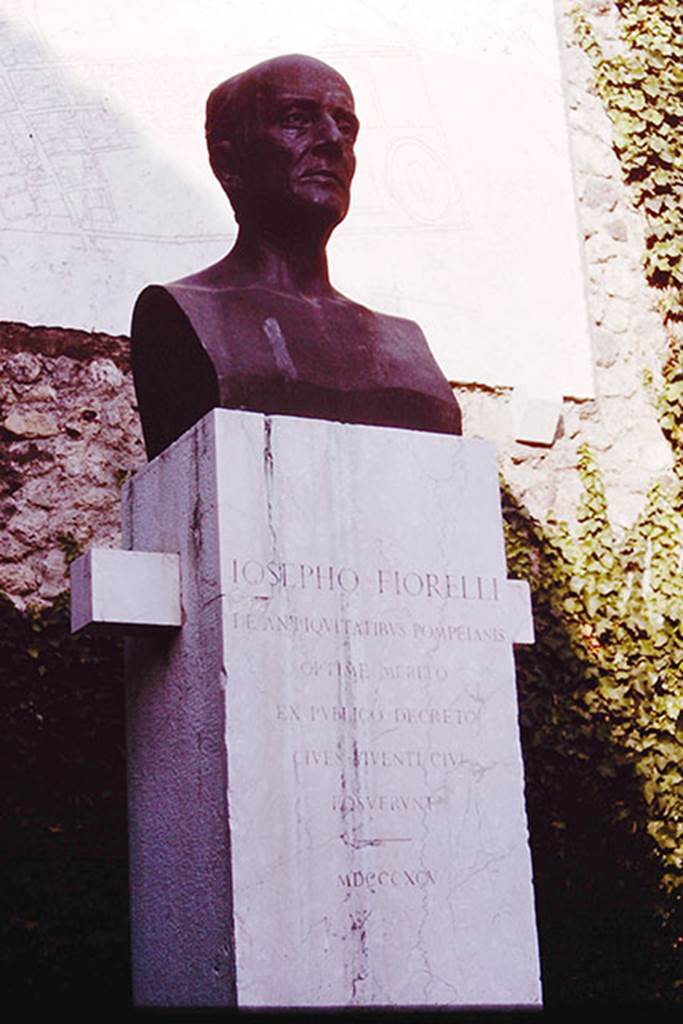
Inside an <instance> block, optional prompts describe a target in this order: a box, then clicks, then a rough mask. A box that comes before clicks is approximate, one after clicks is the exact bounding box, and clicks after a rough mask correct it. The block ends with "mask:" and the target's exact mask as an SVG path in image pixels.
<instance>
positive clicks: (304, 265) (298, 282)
mask: <svg viewBox="0 0 683 1024" xmlns="http://www.w3.org/2000/svg"><path fill="white" fill-rule="evenodd" d="M326 241H327V238H326V237H320V236H316V237H309V236H307V237H305V238H297V239H291V238H287V239H283V238H282V237H279V236H278V235H275V234H269V233H268V232H267V231H264V230H262V229H261V230H257V229H255V228H253V227H252V228H245V227H243V226H240V229H239V233H238V235H237V241H236V242H235V245H234V246H233V248H232V250H231V251H230V252H229V253H228V256H227V257H226V260H225V269H226V271H227V272H228V273H229V274H230V278H231V283H232V284H234V285H236V286H237V287H242V288H246V287H249V286H250V285H260V286H261V287H263V288H272V289H273V290H274V291H280V292H289V293H291V294H293V295H303V296H306V297H307V298H316V297H323V296H329V295H332V294H333V289H332V286H331V284H330V279H329V275H328V271H327V256H326V254H325V243H326Z"/></svg>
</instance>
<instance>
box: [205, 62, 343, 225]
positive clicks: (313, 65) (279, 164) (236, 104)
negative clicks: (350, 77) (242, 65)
mask: <svg viewBox="0 0 683 1024" xmlns="http://www.w3.org/2000/svg"><path fill="white" fill-rule="evenodd" d="M357 134H358V120H357V118H356V115H355V110H354V101H353V95H352V93H351V89H350V88H349V86H348V84H347V82H346V81H345V80H344V79H343V78H342V76H341V75H340V74H339V73H338V72H337V71H335V70H334V69H333V68H331V67H330V66H329V65H328V64H324V63H323V62H322V61H319V60H315V59H314V58H312V57H304V56H301V55H298V54H293V55H289V56H284V57H276V58H274V59H273V60H268V61H264V62H263V63H262V64H257V65H256V66H255V67H252V68H249V69H248V70H247V71H244V72H243V73H242V74H239V75H235V76H234V77H232V78H229V79H228V80H227V81H225V82H223V83H221V85H219V86H217V87H216V88H215V89H214V90H213V91H212V93H211V94H210V96H209V98H208V101H207V105H206V141H207V145H208V149H209V159H210V162H211V167H212V169H213V172H214V174H215V175H216V178H217V179H218V181H219V182H220V184H221V186H222V188H223V190H224V191H225V193H226V195H227V196H228V198H229V200H230V202H231V204H232V207H233V209H234V211H235V216H236V218H237V221H238V223H239V224H240V227H243V226H245V227H248V226H249V225H251V224H253V225H254V227H257V228H258V229H260V230H266V231H268V230H269V229H272V230H273V231H274V232H275V233H276V234H280V233H281V232H282V231H283V229H284V230H285V233H287V234H289V233H295V234H296V233H297V232H309V231H313V232H315V233H320V234H321V235H322V236H323V239H324V240H326V239H327V237H328V236H329V234H330V233H331V231H332V230H333V229H334V227H335V226H336V225H337V224H338V223H339V222H340V221H341V220H343V218H344V217H345V216H346V213H347V211H348V208H349V198H350V187H351V180H352V178H353V174H354V171H355V167H356V160H355V155H354V143H355V141H356V136H357Z"/></svg>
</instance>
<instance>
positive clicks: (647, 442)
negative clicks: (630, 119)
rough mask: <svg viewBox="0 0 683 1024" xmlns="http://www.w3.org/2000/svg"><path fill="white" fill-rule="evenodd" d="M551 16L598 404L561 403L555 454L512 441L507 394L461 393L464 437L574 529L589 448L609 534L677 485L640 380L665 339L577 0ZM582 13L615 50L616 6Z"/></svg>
mask: <svg viewBox="0 0 683 1024" xmlns="http://www.w3.org/2000/svg"><path fill="white" fill-rule="evenodd" d="M556 6H557V11H558V24H559V27H560V39H561V48H562V61H563V67H564V75H565V95H566V99H567V114H568V122H569V129H570V144H571V149H572V156H573V162H574V181H575V188H576V195H577V202H578V213H579V226H580V229H581V234H582V245H583V256H584V265H585V268H586V296H587V304H588V312H589V318H590V322H591V331H592V339H593V356H594V366H595V378H596V398H595V399H594V400H592V401H577V400H572V399H569V400H565V401H564V403H563V407H562V414H561V419H560V424H559V428H558V434H557V436H556V439H555V442H554V444H553V445H552V447H550V448H540V447H533V446H531V445H527V444H519V443H515V442H514V441H511V438H512V437H514V426H513V418H512V402H511V392H510V391H507V390H505V389H498V390H491V389H487V388H467V387H457V388H456V391H457V394H458V398H459V401H460V403H461V405H462V408H463V421H464V428H463V429H464V432H465V434H467V435H469V436H479V437H489V438H491V439H493V440H495V441H496V442H497V444H498V448H499V453H500V465H501V470H502V473H503V476H504V477H505V479H506V480H507V481H508V483H509V484H510V486H511V488H512V490H513V492H514V493H515V494H516V496H517V497H518V498H519V499H520V500H521V502H522V504H523V505H524V506H525V507H526V508H527V509H528V510H529V511H530V512H531V513H532V514H533V515H534V516H535V517H536V518H539V519H543V518H545V516H546V515H547V513H548V512H549V511H551V510H552V511H553V512H554V513H555V514H556V515H558V516H560V517H561V518H562V519H565V520H567V521H568V522H570V523H571V522H572V521H573V519H574V512H575V508H576V504H577V500H578V497H579V494H580V481H579V478H578V476H577V474H576V464H577V455H576V450H577V447H578V445H579V444H582V443H587V444H588V445H590V447H591V448H592V449H593V451H594V452H595V453H596V456H597V459H598V463H599V465H600V468H601V470H602V473H603V476H604V480H605V487H606V491H607V498H608V503H609V515H610V519H611V521H612V525H613V527H614V528H615V529H616V530H617V531H621V530H624V529H626V528H627V527H628V526H630V525H631V523H632V522H633V521H634V519H635V518H636V517H637V515H638V513H639V512H641V511H642V508H643V506H644V503H645V495H646V493H647V491H648V489H649V487H650V486H651V485H652V483H654V481H655V480H657V479H659V478H667V479H668V478H671V477H672V462H671V451H670V448H669V446H668V444H667V442H666V441H665V439H664V437H663V436H662V433H661V431H660V429H659V426H658V423H657V417H656V413H655V409H654V405H653V401H652V396H651V394H650V392H649V391H648V389H647V387H646V386H645V384H644V371H645V370H646V369H649V370H651V372H652V374H653V377H654V380H655V386H656V382H657V380H658V378H659V377H660V368H661V365H662V363H663V361H664V358H665V353H666V335H665V331H664V328H663V325H662V320H661V317H660V315H659V313H658V311H657V293H656V292H655V291H654V289H652V288H650V287H649V286H648V284H647V282H646V280H645V276H644V273H643V270H642V264H641V260H642V253H643V251H644V234H643V224H642V219H641V216H640V214H639V213H638V212H637V211H636V210H635V209H634V208H633V204H632V203H631V200H630V196H629V192H628V189H627V187H626V186H625V184H624V182H623V180H622V175H621V170H620V167H619V162H618V159H617V157H616V155H615V153H614V151H613V149H612V132H611V123H610V121H609V118H608V117H607V114H606V113H605V110H604V107H603V105H602V102H601V100H600V98H599V97H598V96H597V95H596V93H595V88H594V85H593V73H592V70H591V66H590V62H589V60H588V58H587V57H586V55H585V54H584V53H583V51H582V50H581V49H580V47H579V46H578V44H577V43H576V40H575V38H574V32H573V21H572V17H571V9H572V7H573V6H574V0H557V5H556ZM583 8H584V10H585V11H586V13H587V14H588V16H589V17H590V19H591V21H592V23H593V25H594V27H595V30H596V33H597V35H598V37H599V39H600V41H601V43H602V45H603V47H604V49H605V50H606V51H607V52H613V51H614V50H615V49H617V48H618V47H619V45H620V41H619V30H618V12H617V9H616V7H615V5H614V4H613V3H612V2H611V0H588V2H586V3H584V4H583ZM539 258H542V254H540V255H539ZM548 329H549V330H552V324H549V325H548Z"/></svg>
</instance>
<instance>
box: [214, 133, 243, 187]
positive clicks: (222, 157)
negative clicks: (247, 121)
mask: <svg viewBox="0 0 683 1024" xmlns="http://www.w3.org/2000/svg"><path fill="white" fill-rule="evenodd" d="M209 161H210V163H211V169H212V171H213V173H214V174H215V175H216V177H217V178H218V181H219V182H220V184H221V186H222V188H223V191H224V192H225V193H226V194H227V195H228V196H232V194H233V193H234V192H238V191H239V190H240V188H241V186H242V178H241V176H240V174H239V172H238V168H237V158H236V154H235V147H234V146H233V144H232V143H231V142H228V140H227V139H225V140H223V141H222V142H216V143H214V145H213V146H212V147H211V149H210V151H209Z"/></svg>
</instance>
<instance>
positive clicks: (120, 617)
mask: <svg viewBox="0 0 683 1024" xmlns="http://www.w3.org/2000/svg"><path fill="white" fill-rule="evenodd" d="M179 565H180V563H179V559H178V555H176V554H170V553H168V552H165V553H163V554H158V553H150V552H147V551H117V550H116V549H115V548H93V549H92V550H91V551H87V552H86V553H85V554H83V555H80V556H79V557H78V558H76V559H75V560H74V561H73V562H72V563H71V632H72V633H79V632H81V631H82V630H85V629H88V630H90V631H94V630H97V629H98V628H99V627H103V626H105V625H106V629H107V632H114V631H116V629H117V628H118V630H119V631H120V632H122V633H123V632H125V633H131V632H134V631H135V630H136V629H142V628H147V629H150V628H152V629H176V628H177V627H178V626H180V624H181V617H180V576H179Z"/></svg>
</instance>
